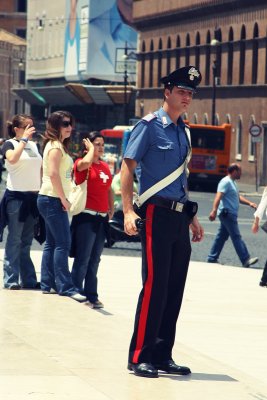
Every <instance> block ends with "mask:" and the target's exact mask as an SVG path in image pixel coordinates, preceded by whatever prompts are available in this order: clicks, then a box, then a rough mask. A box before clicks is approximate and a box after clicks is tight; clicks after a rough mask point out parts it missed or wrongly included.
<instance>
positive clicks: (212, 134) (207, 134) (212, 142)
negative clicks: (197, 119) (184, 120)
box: [190, 128, 225, 150]
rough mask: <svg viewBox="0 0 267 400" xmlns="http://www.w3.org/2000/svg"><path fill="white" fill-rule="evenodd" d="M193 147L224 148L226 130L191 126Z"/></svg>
mask: <svg viewBox="0 0 267 400" xmlns="http://www.w3.org/2000/svg"><path fill="white" fill-rule="evenodd" d="M190 131H191V142H192V147H193V148H197V149H207V150H224V146H225V132H224V130H213V129H201V128H191V129H190Z"/></svg>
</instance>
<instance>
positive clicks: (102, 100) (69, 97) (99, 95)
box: [12, 83, 135, 106]
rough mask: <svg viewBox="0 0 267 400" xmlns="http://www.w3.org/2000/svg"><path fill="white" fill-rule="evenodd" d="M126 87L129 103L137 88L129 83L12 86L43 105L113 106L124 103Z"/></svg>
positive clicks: (37, 103) (34, 103)
mask: <svg viewBox="0 0 267 400" xmlns="http://www.w3.org/2000/svg"><path fill="white" fill-rule="evenodd" d="M125 89H126V99H127V103H129V102H130V99H131V95H132V94H133V93H134V91H135V88H134V87H133V86H130V85H128V86H127V87H126V88H125V87H124V86H123V85H114V86H113V85H106V86H101V85H83V84H81V83H67V84H66V85H61V86H42V87H32V88H25V87H24V88H16V87H14V88H12V90H13V92H14V93H15V94H16V95H17V96H19V97H21V98H22V99H23V100H24V101H26V102H27V103H29V104H31V105H42V106H45V105H46V106H73V105H83V104H98V105H107V106H112V105H114V104H124V101H125Z"/></svg>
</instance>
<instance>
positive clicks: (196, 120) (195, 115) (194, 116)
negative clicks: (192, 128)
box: [193, 113, 198, 124]
mask: <svg viewBox="0 0 267 400" xmlns="http://www.w3.org/2000/svg"><path fill="white" fill-rule="evenodd" d="M193 123H194V124H197V123H198V117H197V113H194V115H193Z"/></svg>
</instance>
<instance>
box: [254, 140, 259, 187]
mask: <svg viewBox="0 0 267 400" xmlns="http://www.w3.org/2000/svg"><path fill="white" fill-rule="evenodd" d="M254 146H255V183H256V192H258V157H257V143H254Z"/></svg>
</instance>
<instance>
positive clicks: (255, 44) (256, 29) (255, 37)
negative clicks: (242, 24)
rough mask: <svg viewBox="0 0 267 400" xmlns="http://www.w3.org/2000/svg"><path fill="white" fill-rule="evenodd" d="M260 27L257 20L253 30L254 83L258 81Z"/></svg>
mask: <svg viewBox="0 0 267 400" xmlns="http://www.w3.org/2000/svg"><path fill="white" fill-rule="evenodd" d="M258 37H259V27H258V24H257V22H256V23H255V25H254V30H253V42H252V83H253V84H256V83H257V78H258V50H259V43H258Z"/></svg>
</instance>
